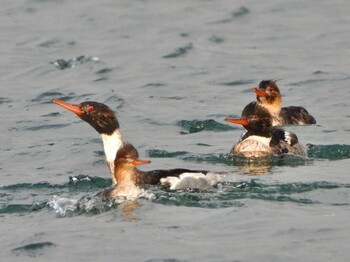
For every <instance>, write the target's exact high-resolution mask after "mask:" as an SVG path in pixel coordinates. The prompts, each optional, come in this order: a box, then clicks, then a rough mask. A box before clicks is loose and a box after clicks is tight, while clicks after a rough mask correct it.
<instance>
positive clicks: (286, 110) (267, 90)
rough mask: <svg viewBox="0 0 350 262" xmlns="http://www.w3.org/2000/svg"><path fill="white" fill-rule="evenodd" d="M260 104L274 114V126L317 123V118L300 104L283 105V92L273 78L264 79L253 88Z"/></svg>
mask: <svg viewBox="0 0 350 262" xmlns="http://www.w3.org/2000/svg"><path fill="white" fill-rule="evenodd" d="M253 91H254V92H255V93H256V100H257V103H258V105H260V106H262V107H264V108H266V109H267V110H268V112H269V113H270V114H271V115H272V117H273V121H272V125H273V126H283V125H310V124H316V120H315V118H314V117H313V116H312V115H310V114H309V112H308V111H307V110H306V109H305V108H303V107H300V106H288V107H282V97H281V92H280V90H279V88H278V86H277V85H276V82H275V81H273V80H263V81H261V82H260V84H259V88H257V87H255V88H253Z"/></svg>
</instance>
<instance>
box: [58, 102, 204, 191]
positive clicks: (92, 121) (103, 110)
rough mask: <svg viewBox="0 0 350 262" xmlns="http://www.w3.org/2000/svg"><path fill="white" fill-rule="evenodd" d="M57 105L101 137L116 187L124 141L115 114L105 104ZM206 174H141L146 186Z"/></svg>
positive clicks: (161, 171) (177, 171) (174, 171)
mask: <svg viewBox="0 0 350 262" xmlns="http://www.w3.org/2000/svg"><path fill="white" fill-rule="evenodd" d="M52 101H53V102H54V103H55V104H57V105H59V106H61V107H63V108H65V109H67V110H69V111H71V112H73V113H75V114H76V115H77V116H78V117H80V118H81V119H82V120H84V121H85V122H87V123H88V124H89V125H91V126H92V127H93V128H94V129H95V130H96V131H97V132H98V133H99V134H100V136H101V138H102V142H103V148H104V152H105V155H106V160H107V164H108V167H109V170H110V172H111V176H112V182H113V184H114V185H115V184H116V183H117V180H116V178H115V175H114V172H115V168H114V164H115V159H116V154H117V151H118V150H119V149H120V148H121V147H122V145H123V143H124V142H123V140H122V136H121V133H120V131H119V122H118V119H117V117H116V115H115V113H114V112H113V111H112V110H111V109H110V108H109V107H108V106H106V105H105V104H102V103H98V102H93V101H86V102H83V103H80V104H70V103H67V102H63V101H61V100H59V99H53V100H52ZM186 172H190V173H192V172H193V173H197V172H201V173H204V174H205V173H206V171H196V170H195V171H192V170H189V169H183V168H175V169H169V170H164V169H158V170H150V171H147V172H142V173H140V178H142V179H141V183H144V184H152V185H154V184H159V183H160V179H161V178H165V177H168V176H172V177H173V176H175V177H178V176H180V175H181V174H183V173H186Z"/></svg>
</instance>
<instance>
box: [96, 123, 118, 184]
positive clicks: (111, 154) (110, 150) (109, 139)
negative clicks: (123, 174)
mask: <svg viewBox="0 0 350 262" xmlns="http://www.w3.org/2000/svg"><path fill="white" fill-rule="evenodd" d="M101 138H102V142H103V149H104V152H105V155H106V160H107V163H108V167H109V170H110V172H111V175H112V181H113V184H116V182H117V181H116V179H115V176H114V160H115V157H116V154H117V151H118V150H119V148H120V147H121V146H122V145H123V139H122V136H121V134H120V132H119V130H118V129H116V130H115V131H114V132H113V133H112V134H111V135H107V134H101Z"/></svg>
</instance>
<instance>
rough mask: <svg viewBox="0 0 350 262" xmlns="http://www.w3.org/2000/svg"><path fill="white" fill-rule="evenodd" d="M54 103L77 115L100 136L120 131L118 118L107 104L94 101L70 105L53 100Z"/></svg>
mask: <svg viewBox="0 0 350 262" xmlns="http://www.w3.org/2000/svg"><path fill="white" fill-rule="evenodd" d="M52 102H54V103H55V104H57V105H59V106H61V107H63V108H65V109H67V110H69V111H71V112H73V113H74V114H76V115H77V116H78V117H80V118H81V119H82V120H84V121H85V122H87V123H88V124H90V125H91V126H92V127H93V128H95V130H96V131H97V132H98V133H99V134H106V135H111V134H113V133H114V131H115V130H117V129H119V122H118V120H117V117H116V116H115V114H114V112H113V111H112V110H111V109H110V108H109V107H108V106H106V105H105V104H102V103H98V102H93V101H86V102H83V103H81V104H70V103H67V102H63V101H62V100H60V99H53V100H52Z"/></svg>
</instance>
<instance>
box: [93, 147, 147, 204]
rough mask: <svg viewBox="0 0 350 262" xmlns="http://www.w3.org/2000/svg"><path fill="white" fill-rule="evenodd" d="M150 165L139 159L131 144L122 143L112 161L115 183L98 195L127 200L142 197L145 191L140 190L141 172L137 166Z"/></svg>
mask: <svg viewBox="0 0 350 262" xmlns="http://www.w3.org/2000/svg"><path fill="white" fill-rule="evenodd" d="M150 163H151V161H149V160H141V159H139V154H138V151H137V149H136V148H135V147H134V146H133V145H132V144H130V143H123V145H122V146H121V147H120V148H119V150H118V151H117V154H116V158H115V160H114V177H115V180H116V181H117V183H116V184H115V185H113V186H112V187H111V188H110V189H107V190H105V191H103V192H102V193H99V194H98V195H99V196H101V197H111V198H116V197H118V198H119V197H121V198H125V199H129V200H131V199H135V198H139V197H142V196H144V195H145V192H146V191H145V190H144V189H143V188H140V185H141V184H142V174H143V172H142V171H140V170H139V169H137V166H140V165H147V164H150Z"/></svg>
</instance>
